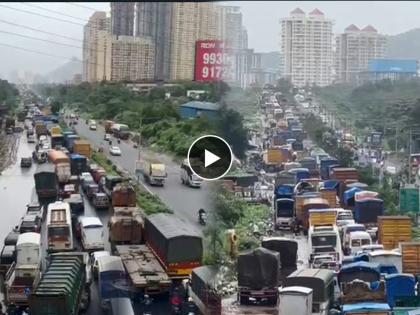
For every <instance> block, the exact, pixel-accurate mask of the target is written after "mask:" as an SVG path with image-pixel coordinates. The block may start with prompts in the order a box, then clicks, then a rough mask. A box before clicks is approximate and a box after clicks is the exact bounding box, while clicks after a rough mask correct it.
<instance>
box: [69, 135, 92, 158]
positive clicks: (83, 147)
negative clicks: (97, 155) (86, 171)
mask: <svg viewBox="0 0 420 315" xmlns="http://www.w3.org/2000/svg"><path fill="white" fill-rule="evenodd" d="M73 153H77V154H80V155H83V156H86V157H87V158H89V159H90V158H92V148H91V146H90V143H89V141H86V140H80V139H79V140H75V141H74V142H73Z"/></svg>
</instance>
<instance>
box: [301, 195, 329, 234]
mask: <svg viewBox="0 0 420 315" xmlns="http://www.w3.org/2000/svg"><path fill="white" fill-rule="evenodd" d="M329 206H330V205H329V204H328V201H327V200H325V199H322V198H311V197H310V198H306V199H304V200H303V204H302V207H301V208H297V207H295V216H296V219H297V221H298V223H299V225H300V226H301V227H302V228H303V231H304V233H307V231H308V229H309V210H310V209H328V208H329Z"/></svg>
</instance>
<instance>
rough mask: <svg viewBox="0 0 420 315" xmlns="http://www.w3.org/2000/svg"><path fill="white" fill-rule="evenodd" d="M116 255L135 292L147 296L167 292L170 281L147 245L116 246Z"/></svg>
mask: <svg viewBox="0 0 420 315" xmlns="http://www.w3.org/2000/svg"><path fill="white" fill-rule="evenodd" d="M116 254H117V255H118V256H120V257H121V260H122V262H123V264H124V267H125V270H126V271H127V274H128V276H129V277H130V279H131V283H132V284H133V287H134V289H135V290H139V291H141V292H144V294H149V295H152V294H162V293H166V292H169V290H170V288H171V284H172V281H171V279H170V278H169V277H168V275H167V274H166V272H165V270H164V269H163V267H162V266H161V265H160V263H159V261H158V260H157V259H156V257H155V255H154V254H153V252H152V251H151V250H150V248H149V247H148V246H147V245H117V246H116Z"/></svg>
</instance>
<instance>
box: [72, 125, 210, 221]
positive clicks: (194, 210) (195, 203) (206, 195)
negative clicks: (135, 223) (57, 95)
mask: <svg viewBox="0 0 420 315" xmlns="http://www.w3.org/2000/svg"><path fill="white" fill-rule="evenodd" d="M75 127H76V131H77V133H78V134H80V135H81V136H82V137H85V138H86V139H88V140H89V141H90V142H91V144H92V145H93V146H94V147H95V148H98V147H99V146H103V147H104V148H105V154H106V155H107V157H109V158H110V160H112V161H113V162H114V163H115V164H116V165H119V166H120V167H122V168H123V169H125V170H126V171H128V172H129V173H130V174H131V175H135V162H136V160H137V159H138V149H135V148H134V147H133V145H132V143H131V142H129V141H121V143H120V144H117V139H116V138H113V139H112V141H113V145H117V146H119V147H120V149H121V151H122V155H121V156H111V155H110V154H109V147H110V145H109V144H108V143H107V142H106V141H104V140H103V138H104V134H105V130H104V128H103V127H102V126H98V130H96V131H94V130H89V127H88V126H87V125H86V124H85V121H83V120H82V119H79V122H78V124H77V125H76V126H75ZM140 156H141V159H143V158H145V157H146V158H158V159H159V160H161V161H162V162H164V163H165V164H166V168H167V173H168V178H167V179H166V183H165V186H164V187H155V186H150V185H148V184H145V183H144V180H143V178H142V177H141V178H140V181H141V183H142V184H143V186H144V187H146V189H148V190H149V191H151V192H152V193H154V194H156V195H158V196H159V197H160V198H161V200H162V201H163V202H164V203H165V204H166V205H167V206H168V207H169V208H170V209H172V210H173V211H174V213H175V214H176V215H178V216H179V217H180V218H183V219H185V220H187V221H189V222H191V223H192V224H193V225H194V226H196V227H200V225H199V224H198V219H197V218H198V209H200V208H204V209H206V211H207V212H209V211H211V202H210V185H209V184H208V183H206V182H203V185H202V187H201V188H199V189H197V188H191V187H188V186H185V185H183V184H182V183H181V180H180V172H179V171H180V165H179V164H178V163H176V162H174V161H173V160H172V159H171V158H170V157H168V156H167V155H164V154H159V153H155V152H152V151H151V150H148V149H146V148H142V149H141V152H140Z"/></svg>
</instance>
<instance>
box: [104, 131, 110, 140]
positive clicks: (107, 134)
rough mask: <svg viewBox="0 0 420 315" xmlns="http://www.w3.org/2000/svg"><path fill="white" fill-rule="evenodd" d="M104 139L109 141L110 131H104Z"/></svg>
mask: <svg viewBox="0 0 420 315" xmlns="http://www.w3.org/2000/svg"><path fill="white" fill-rule="evenodd" d="M104 140H106V141H109V140H111V134H110V133H106V134H105V136H104Z"/></svg>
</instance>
